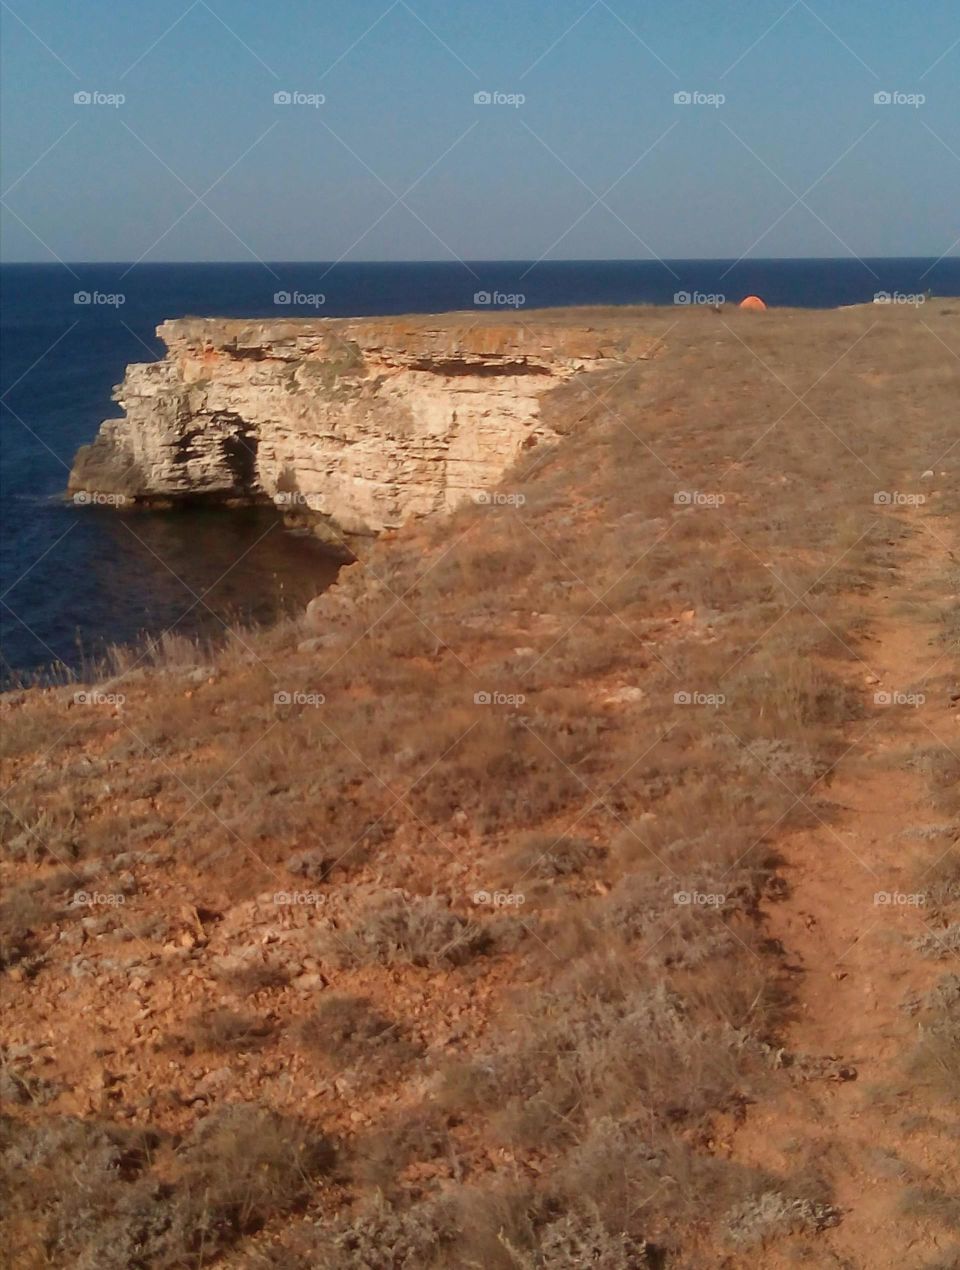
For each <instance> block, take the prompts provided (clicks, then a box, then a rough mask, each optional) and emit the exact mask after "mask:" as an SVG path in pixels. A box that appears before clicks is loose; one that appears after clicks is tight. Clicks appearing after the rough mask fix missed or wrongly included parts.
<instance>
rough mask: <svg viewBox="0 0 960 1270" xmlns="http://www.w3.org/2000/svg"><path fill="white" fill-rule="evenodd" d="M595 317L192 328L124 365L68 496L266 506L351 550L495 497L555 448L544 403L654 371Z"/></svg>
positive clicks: (606, 321)
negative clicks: (571, 381)
mask: <svg viewBox="0 0 960 1270" xmlns="http://www.w3.org/2000/svg"><path fill="white" fill-rule="evenodd" d="M629 325H630V324H629V321H625V320H624V318H623V317H620V316H618V317H616V318H614V317H607V315H606V314H603V313H600V314H597V316H596V317H595V318H591V316H590V314H589V312H588V311H587V312H581V313H580V314H577V315H575V316H574V317H571V316H570V315H569V314H559V313H558V314H549V313H546V314H544V313H541V314H537V315H530V316H529V317H527V316H526V315H525V317H524V319H523V321H520V320H518V319H517V318H516V317H515V316H511V317H510V318H508V317H506V316H500V315H497V314H483V315H475V314H451V315H446V316H443V317H435V316H425V317H410V318H403V319H336V318H333V319H291V320H284V321H260V322H250V321H240V320H232V319H217V318H209V319H207V318H203V319H201V318H184V319H179V320H176V321H170V322H164V323H163V324H162V325H161V326H160V327H159V328H158V335H159V336H160V338H161V339H162V340H163V341H164V343H165V344H166V346H167V349H168V353H167V356H166V357H165V358H164V359H163V360H162V361H158V362H154V363H150V364H146V365H132V366H130V367H128V369H127V373H126V377H125V379H124V381H123V383H122V384H120V385H119V387H118V388H117V389H116V390H115V393H114V399H115V400H116V401H117V402H118V403H119V404H120V406H121V407H122V408H123V411H124V417H123V418H121V419H110V420H107V421H106V422H105V423H104V424H103V425H102V427H101V428H100V431H99V434H98V435H97V437H96V439H95V440H94V442H93V443H92V444H91V445H89V446H84V447H83V448H82V449H81V450H80V451H79V453H78V454H77V458H76V461H75V464H74V468H73V471H72V473H71V476H70V484H69V489H70V491H71V492H73V493H74V494H78V493H81V492H85V493H86V494H88V495H90V496H91V501H92V500H93V496H95V495H101V496H103V495H110V496H112V497H111V499H110V501H111V502H112V503H126V504H133V505H136V504H138V503H140V504H143V503H146V504H151V505H155V506H156V505H166V504H174V503H176V502H178V501H187V500H198V499H203V500H210V501H214V500H219V501H223V502H226V503H229V502H231V501H243V502H252V501H267V500H269V501H272V502H273V503H275V504H276V505H277V506H279V507H282V508H284V509H286V510H288V511H290V512H292V513H296V514H302V515H308V516H310V517H316V518H319V519H320V520H326V521H329V522H332V524H333V525H334V526H335V527H336V528H337V529H338V530H339V531H342V532H345V533H348V534H365V533H367V534H369V533H376V532H379V531H380V530H383V529H386V528H391V527H396V526H399V525H400V524H402V523H403V522H404V521H406V520H408V519H409V518H411V517H416V516H424V515H427V514H428V513H431V512H434V511H438V510H443V509H449V508H452V507H453V506H455V505H456V504H457V503H458V502H459V501H461V500H462V499H464V498H467V497H470V496H472V495H476V494H477V493H478V492H480V491H483V490H485V489H489V488H491V487H494V486H496V484H497V483H498V482H499V481H500V480H501V478H502V477H503V474H504V472H505V471H506V469H507V468H508V467H509V466H510V464H511V463H512V462H513V461H514V460H515V459H516V457H517V455H518V453H519V452H520V450H521V449H522V448H524V447H526V446H531V445H536V444H540V443H542V442H544V441H547V440H549V439H550V438H551V437H552V436H553V432H552V429H551V428H550V427H549V425H548V424H547V423H546V422H545V421H544V419H543V417H542V416H541V401H542V399H543V397H544V395H545V394H546V393H547V392H549V391H550V390H551V389H553V388H554V387H555V386H557V384H558V383H560V382H561V381H563V380H565V379H568V378H569V377H571V376H572V375H574V374H576V373H578V372H581V371H588V370H591V369H599V368H602V367H605V366H610V365H615V364H616V363H617V362H619V361H620V360H621V359H623V358H625V357H627V356H630V357H631V358H635V357H637V356H642V355H643V351H644V350H643V347H635V346H632V345H633V344H634V340H635V339H636V340H637V341H639V342H640V343H641V344H645V343H648V342H649V337H639V336H637V337H632V336H631V334H630V331H629Z"/></svg>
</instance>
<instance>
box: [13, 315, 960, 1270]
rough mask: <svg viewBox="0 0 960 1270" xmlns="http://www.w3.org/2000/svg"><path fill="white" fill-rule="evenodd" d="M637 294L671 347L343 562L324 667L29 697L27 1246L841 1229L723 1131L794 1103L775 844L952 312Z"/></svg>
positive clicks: (813, 746)
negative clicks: (461, 499) (879, 496)
mask: <svg viewBox="0 0 960 1270" xmlns="http://www.w3.org/2000/svg"><path fill="white" fill-rule="evenodd" d="M621 317H622V321H623V322H624V323H625V324H631V325H635V326H637V327H639V328H642V329H643V330H644V331H645V332H648V333H650V334H654V335H662V336H663V341H662V345H661V346H660V351H659V354H658V355H657V356H655V357H653V358H650V359H647V360H642V361H637V362H634V363H625V364H624V365H623V366H621V367H619V368H617V369H615V370H611V371H608V372H603V373H602V374H599V375H594V376H590V377H589V378H588V379H579V380H574V381H572V382H571V383H570V384H568V385H566V386H564V387H563V388H561V389H559V390H557V391H556V392H555V393H554V394H553V395H552V396H551V397H550V398H549V399H548V400H547V402H546V403H545V410H546V411H549V412H550V414H551V416H552V417H553V419H554V421H555V422H556V424H557V426H558V427H559V428H560V430H561V431H563V432H564V433H565V437H564V440H563V441H562V442H561V444H559V445H558V446H556V447H554V448H551V449H549V450H542V451H540V452H538V451H537V450H533V451H530V452H528V453H527V454H526V455H525V456H524V459H523V461H522V462H521V463H520V464H519V465H518V467H517V469H516V471H515V473H514V474H513V475H512V476H511V478H510V480H509V481H508V482H505V484H504V487H503V488H502V490H501V491H499V494H500V495H502V496H503V497H501V498H498V499H495V500H492V501H491V502H490V503H489V504H487V505H480V506H470V507H465V508H463V509H461V510H460V511H458V512H457V513H456V514H455V515H454V516H453V517H452V518H450V519H449V520H447V521H445V522H443V523H440V522H436V523H433V524H431V525H427V526H420V527H417V528H411V529H410V530H408V531H404V532H403V533H401V534H400V535H398V536H397V538H396V539H395V540H394V541H391V542H389V543H381V544H379V545H378V546H377V547H376V548H375V549H374V550H373V551H372V552H371V554H370V556H369V558H368V559H366V560H365V561H364V562H363V563H361V564H359V565H356V566H353V567H351V568H350V569H348V570H345V571H344V572H343V574H342V575H341V582H340V584H339V585H338V587H337V588H336V589H335V591H333V592H331V593H329V600H328V602H327V604H326V605H325V610H326V613H325V617H324V619H323V635H322V640H321V646H319V647H314V648H311V649H309V650H305V649H298V644H299V643H300V642H301V641H302V640H303V639H304V636H305V634H307V632H304V631H302V630H297V629H295V628H292V627H282V628H278V629H277V630H275V631H272V632H267V633H261V634H251V635H238V636H236V637H235V638H234V639H232V640H231V642H230V645H229V646H228V647H227V648H226V649H224V650H223V651H222V652H221V653H219V654H218V655H217V657H216V660H215V664H213V665H212V666H211V668H210V673H208V674H199V675H197V674H192V675H190V674H188V673H185V672H184V671H181V670H178V669H177V668H176V667H172V666H168V667H166V668H164V669H161V670H153V669H151V670H150V671H149V672H148V673H146V674H140V673H134V674H132V675H128V676H127V677H125V678H121V679H120V680H117V681H116V682H114V683H113V684H110V685H106V686H104V688H103V691H104V692H107V693H109V692H114V693H116V692H121V693H123V694H124V695H125V698H126V700H125V702H124V703H123V705H122V707H119V708H117V707H116V706H114V705H112V704H111V703H110V702H109V701H108V702H106V703H105V704H102V705H84V706H70V708H69V709H68V708H67V707H68V705H69V699H70V698H71V697H72V695H73V690H72V689H66V690H55V691H52V692H49V693H46V694H40V693H33V694H30V695H29V696H28V697H27V698H26V699H25V700H24V701H23V703H22V704H19V705H15V706H14V707H13V708H12V709H11V710H10V712H9V714H8V716H7V728H6V729H5V739H4V746H5V753H6V757H5V766H6V768H7V772H6V778H5V781H4V784H5V785H6V786H8V787H9V790H8V793H7V795H6V796H5V803H6V806H7V807H8V808H9V811H8V813H7V828H8V832H7V834H6V838H7V847H6V855H5V859H4V864H3V869H4V871H5V873H6V874H7V883H8V889H7V899H6V905H5V909H4V935H5V940H6V945H7V961H8V964H9V972H10V973H12V974H13V976H14V980H15V987H14V992H13V993H12V994H11V995H12V998H13V999H12V1004H11V1011H10V1022H11V1026H10V1031H11V1035H12V1039H13V1043H14V1049H13V1050H12V1051H11V1055H10V1056H9V1062H8V1064H7V1069H6V1070H7V1072H8V1077H9V1079H10V1080H11V1081H13V1082H14V1091H15V1100H17V1099H18V1100H19V1105H18V1106H15V1107H14V1108H13V1111H12V1124H11V1126H10V1129H9V1139H10V1143H11V1145H10V1147H9V1150H8V1153H7V1159H8V1162H10V1163H11V1164H12V1166H13V1185H14V1192H15V1198H14V1201H13V1204H12V1206H11V1218H10V1224H11V1238H12V1239H13V1240H14V1243H15V1245H16V1246H18V1247H19V1248H20V1250H21V1253H20V1264H22V1265H38V1266H39V1265H47V1264H50V1265H67V1264H71V1265H90V1266H94V1265H96V1266H97V1267H105V1266H114V1265H115V1266H117V1267H119V1266H126V1265H128V1264H133V1265H139V1264H143V1265H149V1266H174V1265H198V1264H201V1262H202V1261H203V1260H204V1259H205V1258H214V1259H217V1258H220V1259H221V1260H222V1261H223V1263H224V1264H236V1265H241V1264H242V1265H250V1266H256V1265H271V1264H275V1265H277V1266H281V1265H282V1266H285V1267H286V1266H300V1265H302V1266H304V1267H306V1266H312V1265H317V1264H323V1265H330V1266H343V1267H353V1266H357V1267H360V1266H370V1267H377V1268H379V1267H381V1266H393V1265H396V1266H430V1265H436V1266H444V1267H446V1266H450V1267H452V1266H473V1265H476V1266H481V1265H482V1266H486V1267H504V1268H505V1270H506V1268H508V1267H533V1266H535V1265H541V1264H542V1265H545V1266H549V1267H559V1268H561V1270H562V1268H564V1267H569V1268H570V1270H573V1267H579V1266H582V1265H584V1264H595V1265H599V1266H604V1267H609V1268H610V1270H613V1268H614V1267H618V1268H619V1267H622V1266H630V1265H637V1266H640V1265H647V1264H663V1263H665V1264H667V1265H670V1266H684V1265H690V1266H692V1265H697V1264H703V1258H704V1256H705V1255H707V1256H716V1255H718V1254H717V1252H716V1250H717V1249H718V1248H721V1249H724V1250H725V1252H724V1255H727V1256H729V1257H730V1258H731V1260H730V1262H729V1264H731V1265H734V1264H739V1262H738V1261H737V1258H738V1257H739V1256H740V1255H741V1254H740V1253H739V1252H738V1247H739V1246H740V1245H739V1244H738V1242H737V1239H738V1238H739V1239H740V1240H741V1243H742V1242H743V1241H744V1240H746V1241H747V1242H749V1241H750V1240H751V1239H753V1238H754V1237H755V1236H756V1235H757V1230H756V1229H754V1227H757V1228H759V1235H760V1237H763V1236H764V1235H765V1234H769V1235H770V1237H771V1238H774V1237H780V1236H783V1237H785V1238H794V1239H796V1238H799V1239H800V1240H801V1242H802V1240H803V1239H804V1238H806V1237H808V1236H809V1237H815V1232H816V1231H817V1229H818V1228H820V1227H826V1226H829V1224H830V1223H831V1222H833V1221H835V1220H836V1219H837V1218H838V1216H839V1214H837V1213H835V1212H834V1210H833V1209H832V1207H831V1200H832V1198H833V1197H832V1195H831V1193H830V1182H829V1178H827V1177H824V1176H821V1175H820V1173H819V1172H818V1170H817V1168H816V1162H815V1161H813V1162H810V1161H800V1162H799V1163H798V1167H797V1169H796V1170H795V1171H794V1172H793V1173H786V1174H785V1173H779V1174H776V1175H768V1174H766V1173H764V1172H763V1171H762V1170H759V1169H756V1170H754V1169H746V1168H744V1167H742V1166H740V1165H738V1164H736V1163H734V1162H732V1160H730V1159H729V1158H728V1156H729V1151H728V1149H727V1146H728V1143H729V1139H730V1138H731V1136H732V1135H734V1134H735V1132H736V1127H737V1125H738V1123H740V1122H741V1121H742V1119H743V1117H745V1116H748V1115H749V1107H750V1105H751V1103H752V1102H754V1101H755V1100H763V1099H766V1098H769V1097H771V1096H775V1091H776V1086H777V1082H778V1081H781V1080H782V1079H783V1075H782V1072H781V1071H780V1070H779V1067H778V1062H777V1060H776V1055H777V1052H778V1044H779V1040H780V1037H781V1032H782V1027H783V1021H784V1018H785V1011H786V1010H787V1008H788V1005H789V1002H788V1001H786V1000H784V998H783V994H782V991H781V989H780V987H779V984H780V982H781V971H782V965H783V959H784V955H785V950H784V949H783V948H782V947H780V946H779V945H778V944H776V943H775V942H773V943H771V942H770V941H769V940H768V939H767V938H766V933H765V924H764V916H763V915H764V911H765V909H766V908H768V907H769V905H770V904H772V903H774V902H776V901H777V900H778V899H779V898H780V897H782V895H783V892H784V882H783V879H782V878H781V877H780V876H779V875H778V871H777V864H778V842H782V841H783V839H784V837H785V835H789V834H791V833H792V832H794V831H796V830H800V829H802V828H803V827H804V826H806V825H809V824H811V823H812V821H813V820H815V819H817V818H820V819H825V820H827V821H829V819H830V817H831V816H832V815H833V814H834V808H833V807H832V804H831V800H830V772H831V768H832V765H833V764H834V763H835V762H836V760H837V759H838V758H839V757H840V755H841V754H842V752H843V748H844V741H843V732H842V730H843V728H844V727H845V726H846V725H847V724H848V723H849V721H850V720H851V719H854V718H856V717H858V715H860V714H862V712H863V711H864V710H865V709H866V708H867V706H865V704H864V694H863V692H862V690H861V684H862V679H863V673H862V669H861V668H860V666H859V664H858V648H860V647H861V641H862V639H863V638H864V635H865V631H864V629H863V620H862V610H863V597H864V594H865V593H866V592H870V591H872V590H874V589H876V588H877V587H878V586H880V585H882V584H885V583H886V582H887V581H888V580H889V577H890V568H891V565H892V563H893V561H894V560H895V558H896V552H897V549H898V545H899V543H900V542H901V541H902V540H903V539H904V537H905V536H907V535H909V533H910V529H909V515H904V513H903V512H902V510H900V509H895V508H892V507H890V506H887V505H884V504H882V503H881V504H878V503H876V502H875V499H874V495H875V494H876V493H877V492H879V491H903V492H916V491H919V490H921V489H922V488H924V487H923V486H922V485H921V484H920V483H919V481H918V477H919V474H920V473H921V472H922V471H923V470H924V469H925V468H927V467H928V466H930V465H931V464H934V463H935V460H936V459H937V458H938V457H939V456H940V455H942V454H944V452H946V451H947V449H948V447H949V446H950V444H951V443H952V442H954V441H955V439H956V436H955V403H956V389H957V370H956V365H955V363H954V360H953V357H951V356H950V355H949V352H948V351H945V348H944V343H946V344H947V345H951V346H953V347H956V345H957V332H958V321H957V317H956V316H955V314H953V313H951V312H950V310H949V307H948V306H945V305H943V304H940V305H935V304H931V305H928V306H927V308H926V310H923V311H921V312H919V313H916V312H913V311H911V312H910V313H901V312H896V311H893V310H879V311H878V310H876V309H873V308H868V309H863V310H850V311H845V312H839V313H820V314H813V313H787V312H784V313H771V314H768V315H765V316H761V317H756V316H752V315H743V314H738V313H729V314H724V315H722V316H720V315H714V314H712V313H699V312H684V313H683V314H673V313H669V312H663V311H655V310H636V311H624V312H623V313H622V315H621ZM525 320H526V321H528V322H530V323H531V324H535V323H536V320H537V319H536V315H534V314H531V315H528V316H527V318H526V319H525ZM941 341H942V342H941ZM952 457H953V464H952V466H953V467H954V468H955V466H956V461H955V455H954V456H952ZM518 496H519V497H518ZM941 497H942V496H941ZM521 499H522V500H523V501H521ZM941 510H943V509H942V508H941V506H940V504H939V503H937V502H935V501H932V502H931V505H930V511H931V512H932V513H935V514H939V513H940V512H941ZM278 694H280V697H279V699H278ZM298 694H299V696H298ZM320 694H322V696H323V698H324V700H323V702H322V704H316V703H315V702H316V700H317V697H318V695H320ZM498 694H499V696H498ZM478 695H479V698H480V699H478ZM484 695H487V696H490V697H493V698H494V699H493V700H492V701H486V702H485V701H483V700H482V697H483V696H484ZM284 696H286V698H287V699H286V700H284V699H283V698H284ZM131 852H133V853H143V852H147V853H148V854H147V856H146V857H142V856H137V855H136V854H134V855H131V854H130V853H131ZM118 853H125V854H124V856H123V858H122V859H120V860H118V859H117V854H118ZM81 890H82V891H85V892H87V893H100V894H104V895H114V896H116V895H120V894H123V895H124V902H123V903H122V904H121V903H119V902H118V903H114V904H99V905H98V906H96V907H93V908H88V907H79V908H78V907H76V906H73V907H67V906H66V905H67V901H68V900H69V897H70V896H71V895H73V894H75V893H76V892H77V891H81ZM278 892H283V893H288V892H298V893H299V895H300V896H301V898H302V897H303V896H304V895H306V894H307V893H310V894H312V896H313V897H314V898H315V899H316V900H317V902H301V903H297V904H283V903H277V902H276V900H275V896H276V893H278ZM690 895H693V896H695V897H696V900H695V902H683V897H685V896H690ZM484 896H486V897H488V898H487V899H484ZM494 896H497V900H496V901H494V900H493V898H492V897H494ZM716 897H721V898H716ZM83 919H87V924H88V929H87V930H86V932H85V933H83V934H81V930H82V928H81V925H80V923H81V921H82V920H83ZM68 962H69V963H72V967H73V968H72V970H71V969H70V968H69V967H68ZM18 1043H19V1044H22V1045H26V1046H27V1047H28V1048H27V1050H26V1051H25V1052H24V1053H20V1052H19V1051H17V1050H16V1045H17V1044H18ZM45 1045H48V1048H46V1049H44V1048H43V1047H44V1046H45ZM30 1046H33V1049H30V1048H29V1047H30ZM45 1056H49V1061H44V1059H45ZM227 1069H229V1070H227ZM225 1071H226V1073H227V1074H226V1075H225V1076H224V1074H223V1073H224V1072H225ZM17 1090H25V1091H26V1092H25V1093H22V1094H21V1093H18V1092H16V1091H17ZM234 1104H242V1105H240V1106H239V1109H238V1107H237V1106H234ZM231 1108H232V1109H231ZM211 1143H212V1144H213V1145H212V1146H211ZM75 1161H82V1166H81V1167H80V1168H79V1169H78V1168H77V1167H76V1165H75V1163H74V1162H75ZM770 1193H776V1194H777V1195H779V1196H780V1197H781V1198H782V1203H781V1204H780V1206H779V1207H777V1204H776V1203H773V1205H772V1207H771V1201H769V1200H766V1201H764V1202H763V1203H760V1202H758V1199H759V1197H761V1196H767V1195H769V1194H770ZM785 1213H786V1216H785V1215H784V1214H785ZM765 1223H766V1225H767V1226H768V1227H769V1230H765V1226H764V1224H765ZM745 1228H747V1229H746V1232H745ZM791 1231H792V1232H793V1233H792V1234H790V1233H789V1232H791ZM42 1241H43V1242H42ZM44 1246H45V1247H46V1248H47V1249H48V1252H47V1253H45V1254H41V1252H40V1251H39V1249H40V1248H41V1247H44ZM138 1247H140V1248H145V1249H146V1251H145V1252H137V1251H136V1249H137V1248H138ZM704 1249H709V1250H710V1252H709V1253H706V1254H705V1253H704ZM744 1255H746V1254H744ZM44 1256H46V1257H47V1259H46V1260H45V1259H44ZM138 1256H139V1257H140V1260H139V1261H138V1260H137V1257H138ZM405 1258H406V1259H405ZM431 1258H435V1259H436V1260H435V1261H434V1260H431ZM538 1258H539V1260H538ZM698 1258H699V1260H698ZM745 1264H756V1262H752V1263H751V1262H750V1261H749V1258H748V1260H747V1262H746V1263H745Z"/></svg>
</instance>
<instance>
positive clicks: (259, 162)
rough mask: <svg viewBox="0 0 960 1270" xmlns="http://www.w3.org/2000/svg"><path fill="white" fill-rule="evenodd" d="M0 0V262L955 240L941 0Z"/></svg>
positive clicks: (757, 251) (958, 128) (713, 251)
mask: <svg viewBox="0 0 960 1270" xmlns="http://www.w3.org/2000/svg"><path fill="white" fill-rule="evenodd" d="M0 16H2V25H3V33H4V53H3V68H4V72H5V75H4V87H3V102H2V104H3V124H2V141H3V152H4V155H5V164H4V179H3V188H4V190H5V191H6V193H5V196H4V211H3V219H2V227H3V258H4V259H6V260H53V259H56V258H60V259H63V260H67V261H81V260H123V261H130V260H138V259H141V258H142V259H144V260H153V261H159V260H255V259H257V258H260V259H264V260H335V259H340V258H343V259H347V260H418V259H455V258H457V257H460V258H464V259H474V260H480V259H539V258H541V257H544V258H548V259H591V258H615V259H617V258H654V257H657V256H660V257H664V258H671V257H673V258H678V257H731V258H738V257H740V256H743V255H750V256H759V257H764V256H845V255H852V254H853V253H856V254H859V255H862V256H870V255H877V256H883V255H892V256H897V255H915V256H941V255H943V254H951V255H956V254H958V252H960V245H958V242H957V240H958V238H960V214H958V209H960V6H958V5H957V3H956V0H923V3H922V4H921V3H918V2H917V0H843V3H837V2H836V0H833V3H828V2H827V0H811V2H810V3H808V2H807V0H794V2H793V3H791V2H790V0H734V2H730V0H724V2H722V3H721V2H720V0H670V3H656V4H654V3H653V2H652V0H645V2H643V3H638V0H609V3H608V2H607V0H595V2H594V3H590V0H551V2H549V3H548V2H547V0H542V2H541V3H531V2H528V0H527V2H525V0H485V2H484V3H482V4H478V3H474V2H472V0H471V2H469V3H467V2H465V0H409V2H408V0H396V2H395V3H393V4H390V3H389V0H351V2H350V3H349V4H347V3H344V2H343V0H338V2H337V3H330V2H328V0H273V2H272V3H266V2H265V0H196V2H192V0H149V2H148V0H138V2H137V3H125V2H120V0H113V2H108V0H84V3H82V4H77V3H76V0H9V3H7V2H6V0H4V3H3V7H2V10H0ZM28 28H29V29H28ZM78 92H79V93H91V94H101V95H105V96H110V95H113V96H116V95H122V96H123V97H124V98H125V100H124V101H123V103H122V104H120V105H114V104H109V102H108V101H99V102H98V101H96V100H95V101H91V102H90V103H89V104H76V103H75V102H74V94H75V93H78ZM478 92H487V93H491V94H502V95H503V96H504V97H506V98H511V97H512V98H517V97H518V96H522V97H523V98H525V100H523V101H522V103H520V104H517V103H516V102H515V101H514V102H511V101H509V100H505V101H497V100H495V101H492V102H490V103H489V104H477V103H476V102H475V101H474V95H475V94H476V93H478ZM276 93H290V94H301V95H304V96H305V97H310V96H314V97H316V96H317V95H320V94H322V95H323V97H324V98H325V100H324V101H323V103H322V104H321V105H312V104H308V102H306V101H303V102H297V101H292V102H290V103H288V104H283V103H280V104H278V103H275V101H274V95H275V94H276ZM677 93H688V94H691V96H693V95H696V94H700V95H701V98H702V99H694V100H692V101H690V102H684V101H682V100H681V101H679V102H678V101H675V99H674V98H675V94H677ZM877 93H890V94H901V95H902V97H903V100H900V99H895V100H892V101H890V102H888V103H883V102H881V103H877V102H875V100H874V96H875V94H877ZM720 97H722V98H724V100H723V101H722V102H720V101H719V98H720ZM917 97H923V98H925V100H924V101H922V102H919V103H918V102H917V101H916V100H913V101H911V100H910V98H914V99H916V98H917ZM211 187H212V188H211ZM411 187H412V188H411ZM208 191H209V192H208ZM408 191H409V193H408ZM198 196H200V200H201V201H196V200H197V197H198Z"/></svg>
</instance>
